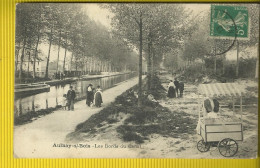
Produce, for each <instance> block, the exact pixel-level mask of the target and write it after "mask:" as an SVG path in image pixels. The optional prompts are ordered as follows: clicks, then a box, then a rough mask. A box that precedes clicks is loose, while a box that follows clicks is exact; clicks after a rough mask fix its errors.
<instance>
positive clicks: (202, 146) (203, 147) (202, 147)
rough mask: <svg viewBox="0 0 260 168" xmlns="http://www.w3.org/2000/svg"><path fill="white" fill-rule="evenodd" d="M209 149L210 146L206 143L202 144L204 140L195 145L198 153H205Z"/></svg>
mask: <svg viewBox="0 0 260 168" xmlns="http://www.w3.org/2000/svg"><path fill="white" fill-rule="evenodd" d="M209 148H210V144H209V143H207V142H204V140H203V139H202V140H200V141H199V142H198V143H197V149H198V150H199V151H200V152H207V151H209Z"/></svg>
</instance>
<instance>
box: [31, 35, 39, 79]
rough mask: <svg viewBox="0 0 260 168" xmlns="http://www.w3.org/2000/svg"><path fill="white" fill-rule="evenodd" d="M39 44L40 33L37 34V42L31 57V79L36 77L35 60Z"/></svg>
mask: <svg viewBox="0 0 260 168" xmlns="http://www.w3.org/2000/svg"><path fill="white" fill-rule="evenodd" d="M39 42H40V32H38V36H37V42H36V46H35V53H34V57H33V79H35V77H36V72H35V63H36V58H37V56H38V45H39Z"/></svg>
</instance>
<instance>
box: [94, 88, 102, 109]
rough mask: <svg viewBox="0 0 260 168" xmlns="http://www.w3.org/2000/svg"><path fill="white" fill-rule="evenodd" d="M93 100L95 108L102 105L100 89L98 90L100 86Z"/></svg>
mask: <svg viewBox="0 0 260 168" xmlns="http://www.w3.org/2000/svg"><path fill="white" fill-rule="evenodd" d="M94 100H95V106H96V107H101V103H103V101H102V89H101V88H100V86H97V91H96V93H95V95H94Z"/></svg>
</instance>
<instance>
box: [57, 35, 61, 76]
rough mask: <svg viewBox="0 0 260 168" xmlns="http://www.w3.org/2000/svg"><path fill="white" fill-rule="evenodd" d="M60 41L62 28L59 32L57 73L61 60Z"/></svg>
mask: <svg viewBox="0 0 260 168" xmlns="http://www.w3.org/2000/svg"><path fill="white" fill-rule="evenodd" d="M60 41H61V30H60V32H59V44H58V58H57V69H56V73H57V72H59V61H60Z"/></svg>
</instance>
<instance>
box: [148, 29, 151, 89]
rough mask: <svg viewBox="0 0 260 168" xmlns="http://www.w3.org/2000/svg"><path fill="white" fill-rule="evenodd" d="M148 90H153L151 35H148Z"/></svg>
mask: <svg viewBox="0 0 260 168" xmlns="http://www.w3.org/2000/svg"><path fill="white" fill-rule="evenodd" d="M147 55H148V57H147V89H148V90H150V89H151V34H150V33H149V35H148V54H147Z"/></svg>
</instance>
